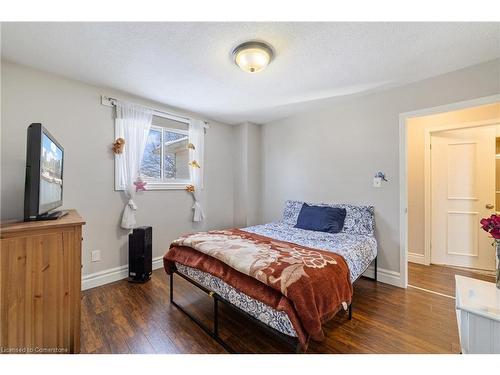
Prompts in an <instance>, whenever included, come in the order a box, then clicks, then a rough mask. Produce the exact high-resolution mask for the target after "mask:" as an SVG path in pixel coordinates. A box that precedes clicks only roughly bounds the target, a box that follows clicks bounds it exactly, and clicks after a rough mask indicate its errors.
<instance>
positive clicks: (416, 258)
mask: <svg viewBox="0 0 500 375" xmlns="http://www.w3.org/2000/svg"><path fill="white" fill-rule="evenodd" d="M408 262H410V263H417V264H423V265H424V266H428V265H429V264H430V263H429V262H427V261H426V259H425V255H424V254H417V253H412V252H409V251H408Z"/></svg>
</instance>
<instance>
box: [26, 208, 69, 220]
mask: <svg viewBox="0 0 500 375" xmlns="http://www.w3.org/2000/svg"><path fill="white" fill-rule="evenodd" d="M68 212H69V211H67V210H59V211H52V212H47V213H45V214H43V215H38V216H35V217H30V218H27V219H24V221H42V220H57V219H60V218H61V217H63V216H66V215H67V214H68Z"/></svg>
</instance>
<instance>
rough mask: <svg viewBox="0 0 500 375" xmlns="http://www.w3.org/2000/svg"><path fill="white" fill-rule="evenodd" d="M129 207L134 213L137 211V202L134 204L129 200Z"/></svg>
mask: <svg viewBox="0 0 500 375" xmlns="http://www.w3.org/2000/svg"><path fill="white" fill-rule="evenodd" d="M127 205H128V206H129V207H130V208H131V209H133V210H134V211H137V205H136V204H135V202H134V201H133V200H132V199H129V200H128V203H127Z"/></svg>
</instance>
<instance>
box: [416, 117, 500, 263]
mask: <svg viewBox="0 0 500 375" xmlns="http://www.w3.org/2000/svg"><path fill="white" fill-rule="evenodd" d="M498 124H500V118H497V119H490V120H484V121H471V122H462V123H457V124H450V125H443V126H437V127H432V128H430V127H426V128H425V129H424V132H425V133H424V220H425V222H424V264H425V265H429V264H431V238H432V200H431V193H432V192H431V186H432V178H431V138H432V134H433V133H439V132H443V131H448V130H460V129H471V128H479V127H483V126H493V125H498Z"/></svg>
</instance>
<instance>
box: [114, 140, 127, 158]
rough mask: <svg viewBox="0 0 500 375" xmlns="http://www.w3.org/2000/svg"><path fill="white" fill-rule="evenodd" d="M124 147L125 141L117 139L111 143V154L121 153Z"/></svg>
mask: <svg viewBox="0 0 500 375" xmlns="http://www.w3.org/2000/svg"><path fill="white" fill-rule="evenodd" d="M124 147H125V139H123V138H117V139H116V141H114V142H113V152H114V153H115V154H121V153H123V148H124Z"/></svg>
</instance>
